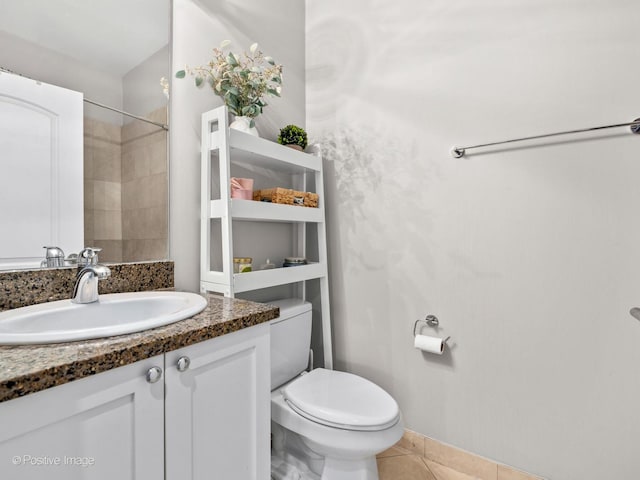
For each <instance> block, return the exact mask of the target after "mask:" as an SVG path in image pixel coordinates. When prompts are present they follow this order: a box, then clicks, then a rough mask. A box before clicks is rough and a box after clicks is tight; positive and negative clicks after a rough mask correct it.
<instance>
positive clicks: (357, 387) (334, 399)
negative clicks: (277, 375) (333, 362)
mask: <svg viewBox="0 0 640 480" xmlns="http://www.w3.org/2000/svg"><path fill="white" fill-rule="evenodd" d="M281 393H282V396H283V398H284V400H285V401H286V402H287V404H288V405H289V406H290V407H291V409H292V410H294V411H295V412H296V413H297V414H299V415H301V416H302V417H304V418H307V419H308V420H311V421H313V422H316V423H319V424H321V425H326V426H329V427H333V428H340V429H343V430H355V431H378V430H384V429H387V428H389V427H391V426H393V425H395V424H396V423H397V422H398V420H399V418H400V410H399V408H398V404H397V403H396V401H395V400H394V399H393V397H391V395H389V394H388V393H387V392H385V391H384V390H383V389H382V388H380V387H379V386H378V385H376V384H375V383H373V382H370V381H369V380H366V379H364V378H362V377H359V376H357V375H353V374H350V373H345V372H338V371H335V370H326V369H324V368H317V369H315V370H312V371H311V372H309V373H307V374H306V375H303V376H301V377H299V378H298V379H296V380H294V381H293V382H291V383H289V384H287V385H285V386H284V387H283V388H282V389H281Z"/></svg>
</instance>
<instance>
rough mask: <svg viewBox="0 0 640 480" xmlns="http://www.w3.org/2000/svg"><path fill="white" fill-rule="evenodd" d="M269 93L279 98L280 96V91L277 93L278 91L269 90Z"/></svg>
mask: <svg viewBox="0 0 640 480" xmlns="http://www.w3.org/2000/svg"><path fill="white" fill-rule="evenodd" d="M267 93H268V94H269V95H275V96H276V97H279V96H280V94H279V93H278V91H277V90H274V89H273V88H268V89H267Z"/></svg>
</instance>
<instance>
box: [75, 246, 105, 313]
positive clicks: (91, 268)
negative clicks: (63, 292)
mask: <svg viewBox="0 0 640 480" xmlns="http://www.w3.org/2000/svg"><path fill="white" fill-rule="evenodd" d="M83 253H84V254H85V255H82V254H83ZM94 256H97V255H96V254H95V252H93V250H92V249H90V248H85V249H84V250H83V251H82V252H81V255H80V256H79V258H83V257H84V258H87V257H89V259H91V258H93V257H94ZM110 276H111V270H110V269H109V267H107V266H106V265H101V264H99V263H94V264H91V263H89V264H88V265H85V266H84V267H83V268H82V269H81V270H79V271H78V275H77V276H76V284H75V286H74V287H73V295H72V296H71V302H72V303H92V302H97V301H98V281H99V280H104V279H105V278H109V277H110Z"/></svg>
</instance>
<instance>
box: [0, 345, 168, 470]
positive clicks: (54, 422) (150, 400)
mask: <svg viewBox="0 0 640 480" xmlns="http://www.w3.org/2000/svg"><path fill="white" fill-rule="evenodd" d="M163 361H164V357H163V356H162V355H160V356H157V357H153V358H149V359H147V360H144V361H141V362H137V363H134V364H131V365H127V366H124V367H120V368H116V369H113V370H110V371H107V372H104V373H100V374H97V375H94V376H91V377H87V378H84V379H81V380H77V381H74V382H70V383H67V384H64V385H61V386H58V387H54V388H51V389H48V390H44V391H42V392H38V393H34V394H31V395H27V396H25V397H23V398H18V399H15V400H9V401H7V402H3V403H0V478H1V479H7V480H8V479H11V480H40V479H47V480H114V479H117V480H134V479H135V480H161V479H162V478H163V476H164V458H163V456H164V433H163V432H164V425H163V415H164V409H163V406H164V403H163V397H164V382H163V379H162V378H160V379H159V381H157V382H156V383H148V382H147V379H146V374H147V371H148V370H149V369H150V368H152V367H154V366H157V367H160V368H163Z"/></svg>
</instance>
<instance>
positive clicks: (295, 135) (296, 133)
mask: <svg viewBox="0 0 640 480" xmlns="http://www.w3.org/2000/svg"><path fill="white" fill-rule="evenodd" d="M278 143H279V144H280V145H286V146H287V147H291V148H294V149H296V150H299V151H300V152H302V151H304V149H305V148H307V132H305V131H304V129H303V128H300V127H298V126H296V125H287V126H286V127H284V128H282V129H281V130H280V135H278Z"/></svg>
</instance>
